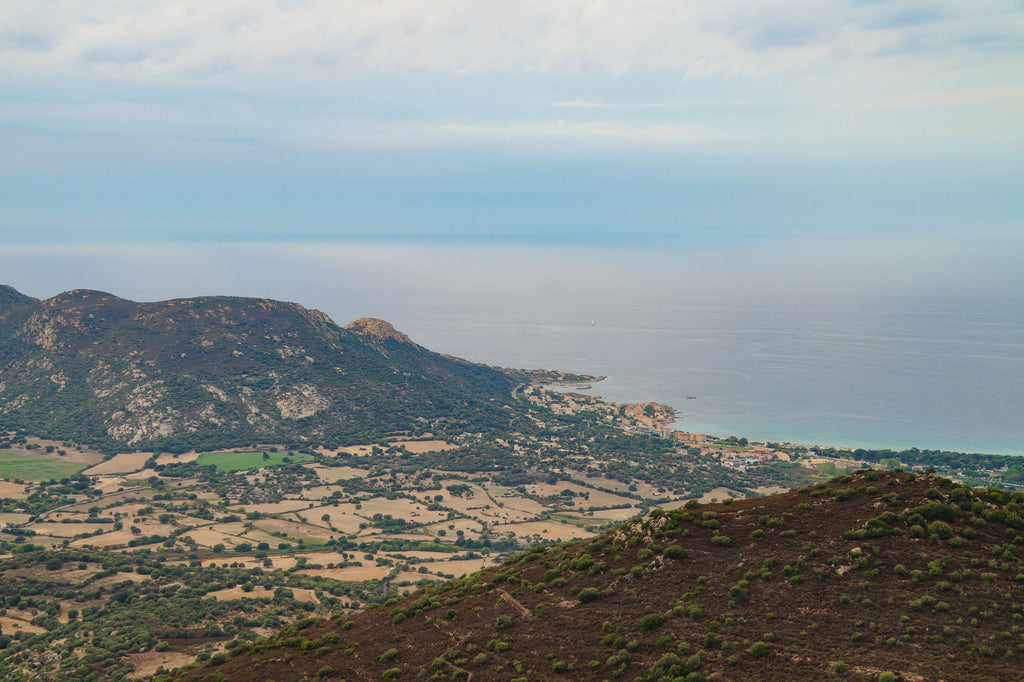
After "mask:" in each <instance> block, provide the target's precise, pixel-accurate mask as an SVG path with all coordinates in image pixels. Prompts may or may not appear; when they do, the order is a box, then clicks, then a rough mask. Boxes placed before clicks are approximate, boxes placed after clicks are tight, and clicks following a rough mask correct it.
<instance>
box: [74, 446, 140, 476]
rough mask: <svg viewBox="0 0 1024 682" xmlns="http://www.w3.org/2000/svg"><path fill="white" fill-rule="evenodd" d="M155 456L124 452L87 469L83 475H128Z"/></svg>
mask: <svg viewBox="0 0 1024 682" xmlns="http://www.w3.org/2000/svg"><path fill="white" fill-rule="evenodd" d="M152 456H153V453H152V452H123V453H121V454H119V455H115V456H114V457H113V458H112V459H108V460H107V461H106V462H100V463H99V464H97V465H96V466H94V467H91V468H89V469H86V470H85V471H83V472H82V473H83V474H85V475H86V476H100V475H103V474H127V473H130V472H132V471H138V470H139V469H141V468H142V467H143V466H144V465H145V463H146V460H147V459H149V458H150V457H152Z"/></svg>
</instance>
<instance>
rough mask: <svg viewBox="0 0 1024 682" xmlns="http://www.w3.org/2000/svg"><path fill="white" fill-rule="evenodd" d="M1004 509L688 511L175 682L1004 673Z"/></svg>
mask: <svg viewBox="0 0 1024 682" xmlns="http://www.w3.org/2000/svg"><path fill="white" fill-rule="evenodd" d="M1022 509H1024V494H1021V493H1014V494H1012V495H1011V494H1009V493H1006V492H1004V491H999V490H996V489H988V490H984V489H971V488H967V487H961V486H957V485H955V484H953V483H952V482H950V481H948V480H946V479H942V478H939V477H937V476H935V475H927V474H919V475H915V474H908V473H903V472H890V473H882V472H878V471H866V472H863V473H858V474H853V475H850V476H847V477H841V478H839V479H836V480H834V481H832V482H830V483H827V484H824V483H822V484H818V485H815V486H813V487H808V488H802V489H798V490H794V491H791V492H789V493H784V494H780V495H775V496H770V497H763V498H752V499H746V500H738V501H736V502H734V503H731V504H708V505H697V504H696V503H695V502H694V503H690V504H688V505H687V508H684V509H680V510H678V511H671V512H664V511H660V510H656V511H655V512H653V513H652V514H650V515H649V516H647V517H645V518H643V519H640V520H635V521H630V522H627V523H626V524H624V525H622V526H620V527H618V528H616V529H613V530H611V531H608V532H606V533H604V534H603V535H600V536H597V537H595V538H592V539H589V540H585V541H582V542H578V543H573V544H567V545H557V546H551V547H536V548H534V549H533V550H530V551H528V552H526V553H525V554H521V555H518V556H516V557H513V558H511V559H509V560H508V561H506V562H505V563H504V564H503V565H501V566H498V567H495V568H492V569H487V570H485V571H483V572H480V573H477V574H474V575H470V576H467V577H465V578H463V579H460V580H455V581H452V582H450V583H448V584H447V585H445V586H443V587H441V588H437V589H434V588H429V587H428V588H426V589H425V590H423V591H419V592H417V593H415V594H413V595H411V596H409V597H407V598H404V599H401V600H398V599H396V600H392V601H391V602H389V603H388V604H386V605H385V606H383V607H378V608H375V609H370V610H367V611H364V612H363V613H360V614H357V615H355V616H354V617H352V618H351V619H347V618H345V617H339V618H337V619H335V620H333V621H326V622H325V621H316V620H313V619H307V620H304V621H300V622H298V623H296V624H294V625H292V626H290V627H289V628H287V629H286V630H285V631H284V632H282V633H280V634H279V635H278V636H276V637H275V638H273V639H271V640H269V641H265V642H262V643H256V644H255V645H253V644H242V645H240V646H238V647H237V648H235V649H233V650H232V651H231V652H230V653H226V654H218V655H215V656H214V657H213V659H212V660H211V662H210V665H208V666H206V667H200V668H196V669H191V670H185V671H182V672H179V673H178V674H177V675H176V676H174V678H173V679H189V680H199V679H228V680H271V679H273V680H294V679H302V678H307V679H323V680H342V679H347V680H370V679H421V678H426V679H474V680H547V679H573V680H580V679H585V680H601V679H616V678H618V679H629V680H633V679H639V680H674V679H687V680H691V679H695V680H696V679H721V680H783V679H799V678H806V679H833V678H835V679H866V680H868V679H870V680H874V679H904V680H965V679H972V680H1009V679H1019V675H1020V667H1021V663H1022V659H1024V631H1022V629H1021V626H1022V624H1024V623H1022V621H1024V611H1022V603H1021V602H1022V601H1024V599H1022V581H1024V566H1022V562H1021V558H1020V554H1021V545H1022V544H1024V537H1022V536H1021V534H1020V533H1021V532H1022V531H1021V528H1022V527H1024V518H1022V516H1021V510H1022ZM165 679H169V678H165Z"/></svg>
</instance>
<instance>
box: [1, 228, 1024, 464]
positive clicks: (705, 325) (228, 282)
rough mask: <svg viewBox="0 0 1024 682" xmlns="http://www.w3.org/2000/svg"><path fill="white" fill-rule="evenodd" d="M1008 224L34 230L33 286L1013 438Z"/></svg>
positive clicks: (974, 439) (637, 388) (774, 432)
mask: <svg viewBox="0 0 1024 682" xmlns="http://www.w3.org/2000/svg"><path fill="white" fill-rule="evenodd" d="M1021 262H1024V238H1021V237H1018V236H1016V234H1015V233H1014V235H1012V238H1009V239H1007V240H1003V241H1002V242H1000V241H999V240H989V241H988V242H984V241H980V240H977V239H974V240H968V239H964V240H961V241H950V240H948V239H947V240H946V241H944V242H943V241H937V240H935V239H933V238H931V237H929V236H922V237H921V238H919V239H903V240H896V239H892V238H886V237H879V238H878V239H865V238H863V237H858V238H857V239H851V240H847V241H839V240H835V239H830V240H824V241H822V240H818V241H812V242H807V243H802V242H799V241H795V240H789V241H785V242H783V243H769V242H763V243H762V242H758V241H756V240H747V241H745V242H743V243H738V244H737V243H702V244H692V245H678V244H677V245H673V246H671V248H652V247H651V246H650V245H644V246H642V247H631V246H629V245H628V244H627V245H622V244H613V245H604V246H598V247H581V246H580V245H576V244H564V245H558V244H556V245H550V244H544V245H536V244H527V245H516V244H459V243H434V242H430V243H426V242H414V243H397V244H396V243H351V242H344V243H315V244H308V243H279V244H244V243H242V244H238V243H231V244H199V245H192V244H171V245H167V244H153V245H146V244H141V245H140V244H130V245H101V246H81V245H67V246H54V245H37V246H32V247H18V248H17V249H16V248H14V247H7V248H5V249H4V251H3V252H2V253H0V266H2V268H3V272H4V273H5V280H6V281H7V283H9V284H12V285H13V286H15V287H16V288H19V289H20V290H22V291H24V292H25V293H28V294H31V295H33V296H38V297H40V298H45V297H48V296H52V295H54V294H56V293H59V292H60V291H63V290H66V289H72V288H95V289H100V290H104V291H109V292H111V293H116V294H118V295H120V296H123V297H125V298H132V299H134V300H161V299H166V298H176V297H184V296H194V295H201V294H232V295H240V296H259V297H267V298H274V299H280V300H290V301H296V302H299V303H302V304H303V305H305V306H307V307H310V308H318V309H320V310H323V311H324V312H326V313H327V314H328V315H330V316H331V317H332V318H333V319H334V320H335V321H336V322H338V323H339V324H345V323H346V322H348V321H350V320H352V319H355V318H357V317H363V316H371V317H379V318H383V319H385V320H387V321H389V322H391V323H392V324H393V325H394V326H395V327H396V328H397V329H398V330H399V331H402V332H404V333H406V334H408V335H409V336H410V337H411V338H412V339H413V340H414V341H416V342H417V343H420V344H421V345H423V346H426V347H427V348H430V349H432V350H435V351H438V352H442V353H447V354H451V355H455V356H459V357H463V358H466V359H468V360H471V361H474V362H480V363H487V364H492V365H499V366H503V367H518V368H548V369H561V370H565V371H569V372H577V373H582V374H590V375H597V376H603V377H606V378H605V379H604V380H603V381H600V382H597V383H594V384H593V386H592V388H591V389H589V390H590V391H591V392H592V393H593V394H595V395H600V396H603V397H604V398H607V399H609V400H613V401H619V402H634V401H655V402H659V403H665V404H668V405H671V406H672V407H674V408H675V409H676V410H677V411H678V419H677V421H676V423H675V425H674V426H675V428H677V429H680V430H684V431H694V432H702V433H708V434H712V435H718V436H730V435H736V436H743V437H747V438H750V439H753V440H759V441H768V442H791V443H802V444H807V445H832V446H841V447H851V448H857V447H863V448H877V449H885V448H891V449H904V448H911V447H917V448H921V449H940V450H951V451H960V452H979V453H993V454H1009V455H1024V274H1022V273H1024V268H1021V267H1020V263H1021Z"/></svg>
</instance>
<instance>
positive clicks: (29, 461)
mask: <svg viewBox="0 0 1024 682" xmlns="http://www.w3.org/2000/svg"><path fill="white" fill-rule="evenodd" d="M86 466H87V465H86V464H84V463H83V462H64V461H61V460H59V459H52V458H50V457H43V456H42V455H34V454H31V453H27V452H15V451H13V450H0V478H6V479H7V480H11V481H13V480H14V479H16V478H20V479H22V480H24V481H49V480H50V479H57V480H58V481H59V480H60V479H62V478H66V477H68V476H72V475H74V474H75V473H77V472H79V471H81V470H82V469H84V468H85V467H86Z"/></svg>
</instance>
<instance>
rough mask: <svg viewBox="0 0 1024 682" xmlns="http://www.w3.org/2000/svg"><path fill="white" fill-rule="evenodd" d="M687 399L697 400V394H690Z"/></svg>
mask: <svg viewBox="0 0 1024 682" xmlns="http://www.w3.org/2000/svg"><path fill="white" fill-rule="evenodd" d="M686 399H687V400H696V399H697V396H695V395H688V396H686Z"/></svg>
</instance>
